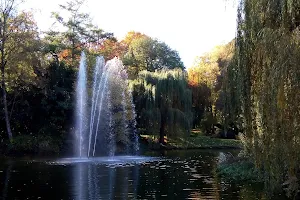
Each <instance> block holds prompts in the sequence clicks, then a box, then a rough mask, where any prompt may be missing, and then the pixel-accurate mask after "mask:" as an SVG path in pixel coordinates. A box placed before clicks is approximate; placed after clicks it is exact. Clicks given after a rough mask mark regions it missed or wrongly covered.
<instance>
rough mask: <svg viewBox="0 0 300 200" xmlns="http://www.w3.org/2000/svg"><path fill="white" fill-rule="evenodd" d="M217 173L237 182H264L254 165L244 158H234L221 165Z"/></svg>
mask: <svg viewBox="0 0 300 200" xmlns="http://www.w3.org/2000/svg"><path fill="white" fill-rule="evenodd" d="M217 173H218V175H219V176H221V177H223V178H226V179H230V180H232V181H235V182H255V183H262V182H263V179H262V178H261V176H260V173H259V171H258V170H257V169H256V168H255V166H254V164H253V163H252V162H251V161H249V160H247V159H242V158H234V159H230V160H229V161H225V162H223V163H220V164H219V165H218V168H217Z"/></svg>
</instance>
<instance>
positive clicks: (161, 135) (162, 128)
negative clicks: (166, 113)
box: [159, 118, 166, 144]
mask: <svg viewBox="0 0 300 200" xmlns="http://www.w3.org/2000/svg"><path fill="white" fill-rule="evenodd" d="M165 126H166V122H165V119H164V118H162V119H161V125H160V129H159V143H160V144H166V142H165V139H164V138H165Z"/></svg>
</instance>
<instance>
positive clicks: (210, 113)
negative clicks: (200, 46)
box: [188, 42, 233, 133]
mask: <svg viewBox="0 0 300 200" xmlns="http://www.w3.org/2000/svg"><path fill="white" fill-rule="evenodd" d="M232 52H233V42H230V43H228V44H226V45H220V46H217V47H215V48H214V49H213V50H212V51H211V52H208V53H205V54H204V55H203V56H201V57H197V58H196V59H195V63H194V65H193V66H192V67H191V68H189V69H188V81H189V87H190V88H191V89H192V94H193V112H194V127H195V126H197V125H200V124H202V125H203V126H204V127H203V128H204V129H205V130H206V131H207V132H208V133H211V132H214V131H213V130H214V128H213V127H214V124H216V123H217V122H218V123H223V119H222V111H223V107H224V106H223V103H224V90H223V82H224V76H225V75H226V68H227V65H228V63H229V62H230V60H231V57H232V54H233V53H232Z"/></svg>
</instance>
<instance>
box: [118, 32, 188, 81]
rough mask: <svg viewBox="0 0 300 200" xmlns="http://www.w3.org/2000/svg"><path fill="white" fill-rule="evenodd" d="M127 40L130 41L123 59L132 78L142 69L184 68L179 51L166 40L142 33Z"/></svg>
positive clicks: (152, 70)
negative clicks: (162, 40) (165, 41)
mask: <svg viewBox="0 0 300 200" xmlns="http://www.w3.org/2000/svg"><path fill="white" fill-rule="evenodd" d="M132 35H134V34H132ZM125 39H126V38H125ZM125 41H128V42H127V44H128V43H129V46H128V51H127V52H126V54H125V55H124V57H123V59H122V61H123V63H124V65H126V66H127V68H128V70H127V71H128V73H129V78H131V79H134V78H135V77H137V74H138V73H139V72H140V71H142V70H147V71H151V72H154V71H155V70H161V69H163V68H167V69H175V68H180V69H184V66H183V63H182V61H181V59H180V57H179V55H178V53H177V52H176V51H174V50H172V49H171V48H170V47H169V46H168V45H167V44H165V43H164V42H160V41H158V40H155V39H152V38H150V37H148V36H146V35H142V34H141V35H140V34H136V35H134V39H132V40H131V37H129V38H127V40H125Z"/></svg>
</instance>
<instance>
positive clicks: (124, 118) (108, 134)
mask: <svg viewBox="0 0 300 200" xmlns="http://www.w3.org/2000/svg"><path fill="white" fill-rule="evenodd" d="M87 82H88V80H87V65H86V56H85V54H84V52H82V55H81V60H80V66H79V72H78V77H77V87H76V120H75V122H76V125H75V137H74V138H75V143H74V147H75V155H76V157H80V158H89V157H95V156H99V155H101V156H103V155H105V156H107V155H108V156H114V155H115V154H116V152H118V153H120V152H121V153H123V154H126V155H128V154H137V152H138V150H139V143H138V135H137V132H136V128H135V126H136V120H135V117H136V114H135V108H134V104H133V99H132V94H131V91H130V90H129V89H128V76H127V72H126V70H125V68H124V66H123V64H122V62H121V61H120V60H119V59H118V58H114V59H112V60H110V61H108V62H105V61H104V58H103V57H100V56H99V57H97V59H96V64H95V69H94V74H93V82H92V88H91V95H89V96H88V95H87V94H88V87H87Z"/></svg>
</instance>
